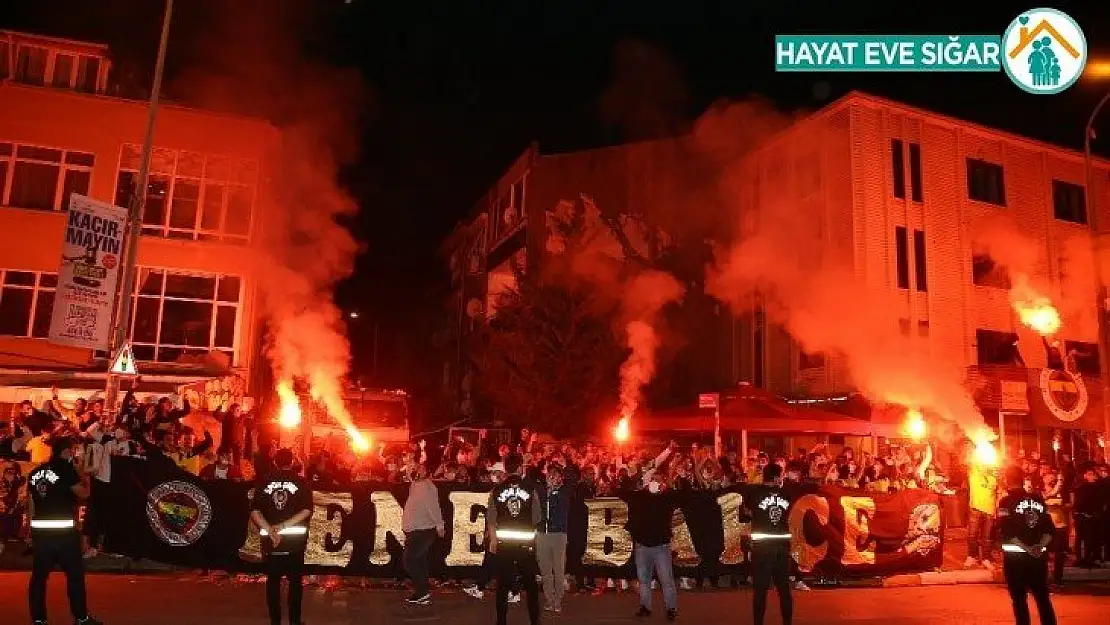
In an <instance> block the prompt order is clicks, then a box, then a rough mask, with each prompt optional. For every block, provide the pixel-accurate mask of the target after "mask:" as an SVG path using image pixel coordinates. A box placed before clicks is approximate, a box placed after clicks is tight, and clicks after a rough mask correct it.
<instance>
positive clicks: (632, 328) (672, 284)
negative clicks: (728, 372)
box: [620, 270, 683, 416]
mask: <svg viewBox="0 0 1110 625" xmlns="http://www.w3.org/2000/svg"><path fill="white" fill-rule="evenodd" d="M682 293H683V288H682V285H681V284H679V283H678V281H677V280H675V279H674V277H672V276H671V275H670V274H667V273H664V272H661V271H654V270H647V271H644V272H642V273H640V274H639V275H637V276H635V277H633V278H632V279H630V280H629V281H628V283H627V284H626V285H625V295H624V300H623V309H624V314H625V315H626V317H627V318H629V319H630V321H628V323H627V325H626V326H625V341H626V343H627V345H628V349H629V350H630V353H629V355H628V359H627V360H625V361H624V364H623V365H621V369H620V379H621V389H620V410H621V415H623V416H631V415H634V414H636V411H637V410H638V409H639V408H640V403H641V402H642V400H643V389H644V386H646V385H647V384H648V383H649V382H651V380H652V378H653V377H655V365H656V357H655V356H656V350H657V349H658V347H659V339H658V337H657V336H656V332H655V324H657V323H659V313H660V311H661V310H662V309H663V307H664V306H666V305H667V304H668V303H670V302H673V301H677V300H678V299H680V298H681V297H682Z"/></svg>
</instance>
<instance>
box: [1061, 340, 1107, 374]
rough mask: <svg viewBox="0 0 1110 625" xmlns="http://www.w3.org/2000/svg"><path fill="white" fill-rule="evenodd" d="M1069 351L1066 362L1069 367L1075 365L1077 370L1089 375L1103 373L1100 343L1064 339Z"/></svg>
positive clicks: (1065, 346)
mask: <svg viewBox="0 0 1110 625" xmlns="http://www.w3.org/2000/svg"><path fill="white" fill-rule="evenodd" d="M1064 349H1065V350H1066V351H1067V354H1066V358H1067V359H1066V364H1067V366H1068V368H1069V369H1070V368H1072V367H1074V370H1075V371H1078V372H1079V373H1082V374H1083V375H1088V376H1096V377H1097V376H1100V375H1102V366H1101V364H1100V363H1099V361H1098V345H1096V344H1095V343H1085V342H1083V341H1064Z"/></svg>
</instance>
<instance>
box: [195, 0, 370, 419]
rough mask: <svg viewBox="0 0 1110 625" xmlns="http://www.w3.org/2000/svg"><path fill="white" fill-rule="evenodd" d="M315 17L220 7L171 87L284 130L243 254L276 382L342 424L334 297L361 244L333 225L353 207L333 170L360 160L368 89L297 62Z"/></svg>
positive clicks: (281, 8)
mask: <svg viewBox="0 0 1110 625" xmlns="http://www.w3.org/2000/svg"><path fill="white" fill-rule="evenodd" d="M311 16H312V14H311V13H309V14H305V13H303V12H298V8H297V7H296V6H294V5H285V4H283V3H279V4H276V5H275V4H274V3H269V2H259V1H254V2H252V1H244V2H235V3H230V2H229V3H222V4H221V5H220V11H219V12H218V14H216V15H210V16H207V17H206V22H207V23H208V25H209V28H207V29H206V30H205V32H204V34H203V35H202V36H203V37H204V39H203V40H201V41H197V42H193V43H194V45H193V46H192V47H193V48H194V49H193V50H192V52H193V54H192V56H191V60H192V64H191V66H190V67H189V68H187V69H186V70H185V71H184V72H183V73H182V75H181V76H180V77H179V78H178V79H177V80H176V81H175V82H174V86H175V91H176V92H178V93H180V94H182V96H184V98H183V99H186V100H187V101H189V102H190V103H193V104H196V105H198V106H202V107H204V108H210V109H215V110H225V111H231V112H236V113H241V114H246V115H251V116H255V117H261V118H264V119H267V120H269V121H270V122H271V123H273V124H274V125H275V126H276V127H277V128H278V130H279V131H280V135H281V137H280V144H279V145H277V146H274V149H273V150H272V153H271V154H269V156H268V161H267V163H266V167H267V170H268V178H269V180H268V183H269V184H268V188H266V189H265V191H266V193H262V194H260V197H261V198H264V199H263V200H261V201H260V202H259V205H258V208H257V209H256V211H255V222H256V223H260V224H261V227H260V228H258V229H257V231H256V235H257V236H256V238H255V241H254V243H255V244H254V245H252V246H251V248H249V249H245V250H244V256H245V258H244V260H245V261H249V265H250V267H251V271H252V276H253V277H254V278H255V279H256V280H257V284H258V285H259V287H260V291H261V293H260V294H261V298H260V304H261V310H262V313H263V315H264V316H265V318H266V322H267V328H268V336H267V337H266V350H265V353H266V356H267V358H268V359H269V361H270V363H271V365H272V367H273V369H274V372H275V374H276V377H277V379H278V380H281V381H292V380H294V379H303V380H307V381H308V383H309V385H310V388H311V391H312V394H313V396H314V397H315V398H316V399H317V400H318V401H321V402H322V403H323V404H324V405H325V406H326V407H327V409H328V411H329V413H331V415H332V416H333V417H335V418H336V419H337V420H338V421H339V422H340V423H343V424H345V425H349V424H350V416H349V414H348V412H347V410H346V408H345V406H344V405H343V400H342V397H343V393H342V389H343V383H344V379H345V377H346V375H347V372H348V365H349V360H350V347H349V345H348V342H347V338H346V330H345V326H344V322H343V319H342V315H341V313H340V311H339V309H338V308H337V307H336V305H335V303H334V300H333V294H334V289H335V285H336V283H337V282H338V281H340V280H342V279H344V278H346V277H348V276H350V275H351V272H352V271H353V269H354V260H355V257H356V256H357V254H358V252H359V250H360V245H359V243H358V242H357V241H356V240H355V239H354V237H353V236H352V235H351V233H350V232H349V231H348V230H347V229H346V228H345V227H344V226H343V225H342V224H341V223H340V220H342V219H344V218H347V217H349V216H351V215H353V214H354V213H356V212H357V211H358V205H357V204H356V202H355V201H354V199H353V198H352V197H351V196H350V194H349V193H348V192H347V191H346V190H345V189H344V188H343V187H342V186H341V185H340V184H339V170H340V168H341V167H342V166H344V165H346V164H348V163H350V162H352V161H353V159H354V157H355V156H356V155H357V146H358V137H359V135H360V133H359V117H360V112H361V111H362V110H364V109H365V108H366V95H367V93H366V88H365V86H364V85H363V84H362V82H361V78H360V77H359V75H358V73H357V72H354V71H343V70H337V69H335V68H332V67H328V66H322V65H319V64H316V63H312V62H310V61H308V60H307V59H306V58H304V57H302V56H300V55H301V54H302V52H301V51H302V50H304V49H305V48H306V46H304V45H302V43H303V42H302V41H301V38H302V37H301V35H303V34H308V33H310V32H312V31H313V30H314V28H313V27H314V26H316V27H317V29H319V28H322V27H323V25H319V24H313V23H312V22H311V21H310V20H309V18H310V17H311ZM248 257H249V258H248ZM245 264H247V263H246V262H245ZM349 429H353V428H349Z"/></svg>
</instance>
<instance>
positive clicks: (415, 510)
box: [401, 464, 446, 605]
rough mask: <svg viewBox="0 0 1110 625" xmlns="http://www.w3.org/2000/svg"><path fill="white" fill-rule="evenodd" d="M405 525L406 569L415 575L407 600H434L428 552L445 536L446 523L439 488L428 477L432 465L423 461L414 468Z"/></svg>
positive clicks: (402, 519)
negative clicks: (437, 539)
mask: <svg viewBox="0 0 1110 625" xmlns="http://www.w3.org/2000/svg"><path fill="white" fill-rule="evenodd" d="M401 529H403V530H404V532H405V556H404V560H405V571H406V572H408V574H409V577H410V578H412V596H411V597H409V598H408V599H406V600H405V601H406V603H409V604H411V605H428V604H429V603H431V601H432V595H431V592H430V591H429V590H428V552H429V551H430V550H431V548H432V545H433V544H434V543H435V541H436V537H437V536H438V537H439V538H443V536H444V534H445V533H446V526H445V525H444V523H443V511H442V510H440V508H439V491H438V490H437V489H436V485H435V484H433V483H432V480H430V479H428V468H427V467H425V466H424V465H423V464H418V465H416V468H415V469H414V470H413V474H412V484H410V485H409V498H408V499H406V500H405V510H404V512H403V514H402V516H401Z"/></svg>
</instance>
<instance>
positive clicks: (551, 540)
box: [536, 533, 567, 607]
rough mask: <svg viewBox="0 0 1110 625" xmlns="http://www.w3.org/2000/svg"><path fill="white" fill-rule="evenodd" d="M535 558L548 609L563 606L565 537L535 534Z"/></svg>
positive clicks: (565, 562)
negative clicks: (541, 577) (538, 564)
mask: <svg viewBox="0 0 1110 625" xmlns="http://www.w3.org/2000/svg"><path fill="white" fill-rule="evenodd" d="M536 558H537V559H538V560H539V562H540V575H541V576H543V595H544V597H545V598H546V599H547V605H548V606H550V607H560V606H562V605H563V582H564V578H565V576H566V568H567V535H566V534H562V533H558V534H543V533H540V534H536Z"/></svg>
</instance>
